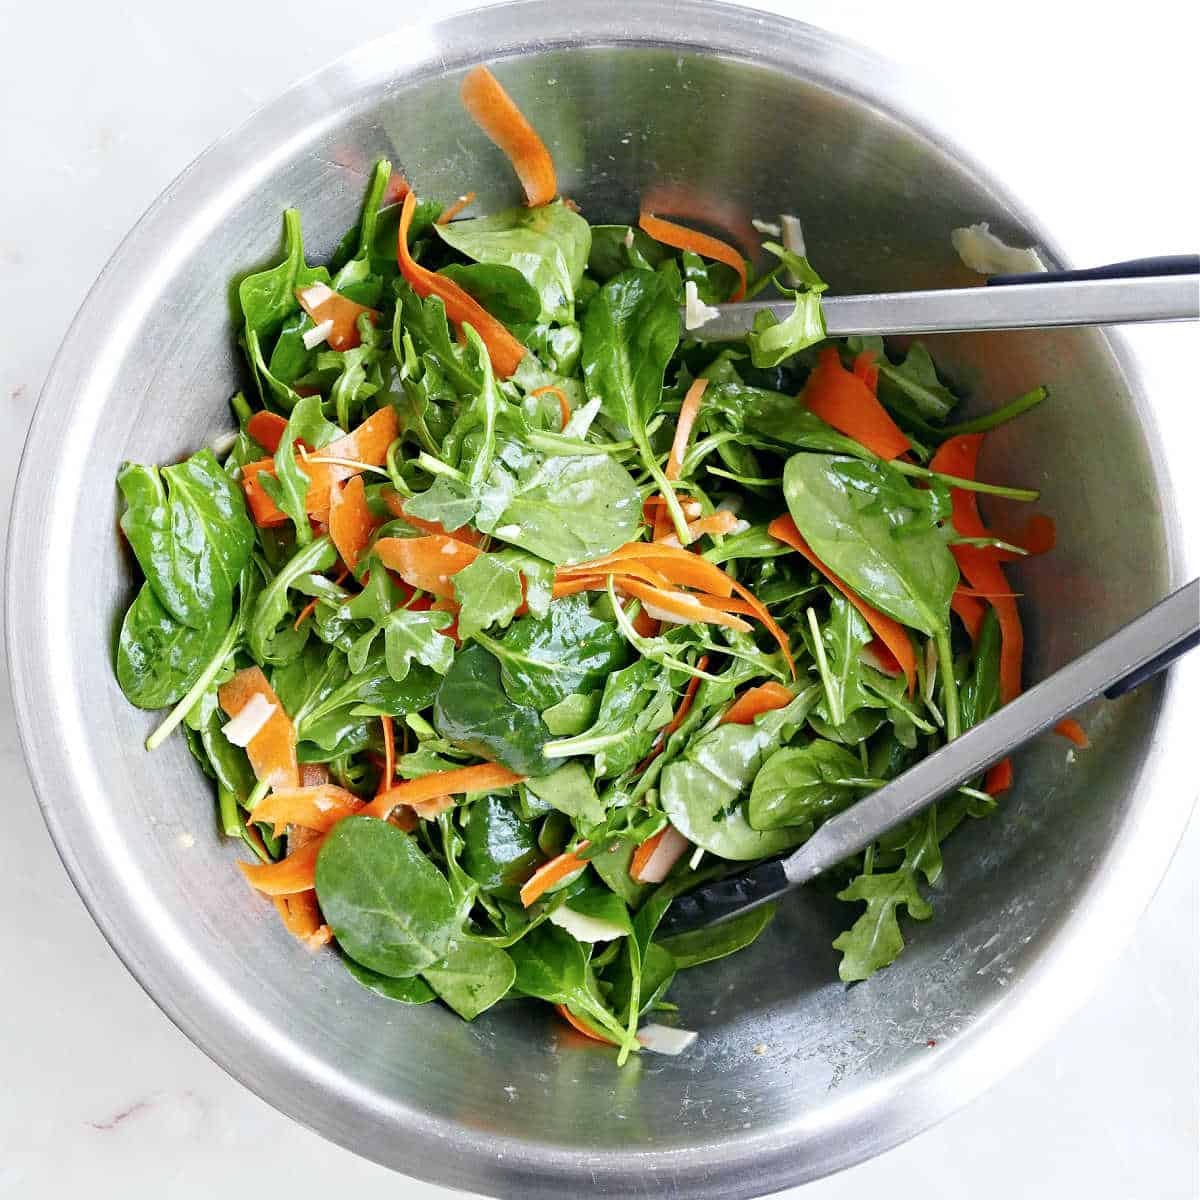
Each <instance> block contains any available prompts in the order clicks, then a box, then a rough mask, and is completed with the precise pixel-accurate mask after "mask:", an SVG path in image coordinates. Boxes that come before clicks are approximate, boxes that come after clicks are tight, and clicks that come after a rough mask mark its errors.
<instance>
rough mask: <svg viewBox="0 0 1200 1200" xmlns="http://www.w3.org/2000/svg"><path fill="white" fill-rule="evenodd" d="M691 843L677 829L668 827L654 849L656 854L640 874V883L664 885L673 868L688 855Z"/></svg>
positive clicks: (649, 859)
mask: <svg viewBox="0 0 1200 1200" xmlns="http://www.w3.org/2000/svg"><path fill="white" fill-rule="evenodd" d="M690 846H691V842H689V841H688V840H687V838H685V837H684V836H683V834H682V833H680V832H679V830H678V829H676V828H675V826H674V825H668V826H667V827H666V829H665V830H664V831H663V835H662V837H660V838H659V839H658V845H657V846H655V847H654V853H653V854H651V855H650V857H649V858H648V859H647V860H646V862H645V864H644V865H643V866H642V869H641V871H639V872H638V877H637V882H638V883H662V881H663V880H664V879H666V877H667V876H668V875H669V874H670V872H671V868H672V867H673V866H674V865H675V864H676V863H677V862H678V861H679V860H680V859H681V858H682V857H683V856H684V854H685V853H687V851H688V848H689V847H690Z"/></svg>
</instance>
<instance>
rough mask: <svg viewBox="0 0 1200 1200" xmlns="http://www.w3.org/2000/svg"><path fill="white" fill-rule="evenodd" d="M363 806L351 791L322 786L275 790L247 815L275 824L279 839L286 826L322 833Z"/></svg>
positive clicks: (329, 785)
mask: <svg viewBox="0 0 1200 1200" xmlns="http://www.w3.org/2000/svg"><path fill="white" fill-rule="evenodd" d="M362 806H363V802H362V801H361V800H360V799H359V798H358V797H357V796H356V795H355V794H354V793H353V792H348V791H346V789H345V788H341V787H337V786H336V785H335V784H332V783H323V784H318V785H317V786H316V787H294V788H276V789H275V790H274V791H273V792H271V793H270V794H269V795H266V796H264V797H263V798H262V799H261V800H260V801H259V802H258V804H256V805H255V807H254V812H253V813H251V814H250V815H251V819H252V820H254V821H257V822H258V823H259V824H262V825H274V827H275V836H276V837H278V836H279V835H280V834H282V833H283V832H284V830H285V829H286V828H287V826H289V825H299V826H301V827H303V828H304V829H315V830H317V831H318V832H320V833H325V832H327V831H328V830H330V829H332V828H333V827H334V826H335V825H336V824H337V823H338V822H339V821H340V820H341V819H342V818H343V817H348V816H350V815H351V814H352V813H356V812H358V810H359V809H360V808H362Z"/></svg>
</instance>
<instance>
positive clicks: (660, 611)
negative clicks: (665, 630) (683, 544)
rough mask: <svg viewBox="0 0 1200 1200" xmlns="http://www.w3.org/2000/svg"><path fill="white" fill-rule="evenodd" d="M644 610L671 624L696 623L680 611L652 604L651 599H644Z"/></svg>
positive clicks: (651, 615) (650, 615) (649, 615)
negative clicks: (671, 610)
mask: <svg viewBox="0 0 1200 1200" xmlns="http://www.w3.org/2000/svg"><path fill="white" fill-rule="evenodd" d="M676 545H678V543H676ZM642 612H644V613H645V614H646V616H648V617H653V618H654V620H656V621H666V622H668V624H671V625H692V624H694V623H695V619H694V618H690V617H681V616H679V614H678V613H673V612H667V610H666V609H665V608H659V607H658V605H657V604H651V603H650V601H649V600H643V601H642Z"/></svg>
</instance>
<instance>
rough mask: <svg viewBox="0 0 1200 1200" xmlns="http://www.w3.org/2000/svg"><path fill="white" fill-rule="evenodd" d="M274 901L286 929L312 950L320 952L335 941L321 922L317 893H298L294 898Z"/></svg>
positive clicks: (277, 898)
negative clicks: (323, 947)
mask: <svg viewBox="0 0 1200 1200" xmlns="http://www.w3.org/2000/svg"><path fill="white" fill-rule="evenodd" d="M273 899H274V901H275V907H276V909H278V911H279V915H280V917H281V918H282V919H283V924H284V928H285V929H286V930H287V931H288V933H290V934H291V935H292V937H294V938H295V939H296V940H297V941H300V942H303V943H304V945H306V946H307V947H308V948H309V949H310V950H319V949H320V948H321V947H322V946H327V945H328V944H329V943H330V942H331V941H332V940H333V932H332V931H331V930H330V928H329V926H328V925H325V924H324V923H322V921H321V910H320V908H318V907H317V897H316V893H315V892H296V893H295V894H294V895H292V896H275V897H273Z"/></svg>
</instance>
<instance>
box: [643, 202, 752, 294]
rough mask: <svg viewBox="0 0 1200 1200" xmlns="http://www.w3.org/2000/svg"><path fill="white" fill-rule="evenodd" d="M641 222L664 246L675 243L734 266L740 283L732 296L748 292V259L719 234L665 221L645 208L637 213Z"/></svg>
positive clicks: (650, 234)
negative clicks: (715, 234)
mask: <svg viewBox="0 0 1200 1200" xmlns="http://www.w3.org/2000/svg"><path fill="white" fill-rule="evenodd" d="M638 225H639V226H640V227H641V229H642V232H643V233H646V234H648V235H649V236H650V237H652V238H653V239H654V240H655V241H656V242H662V244H663V245H664V246H673V247H674V248H675V249H676V250H690V251H691V252H692V253H693V254H699V255H700V256H701V257H702V258H713V259H716V261H717V262H722V263H724V264H725V265H726V266H727V267H732V268H733V270H734V271H736V272H737V277H738V285H737V289H736V291H734V293H733V295H732V296H731V297H730V299H731V300H741V299H742V297H743V296H745V294H746V261H745V259H743V258H742V256H741V254H739V253H738V251H737V250H735V249H734V248H733V247H732V246H731V245H729V244H728V243H727V242H723V241H721V239H720V238H715V237H710V236H709V235H708V234H707V233H699V232H697V231H696V230H695V229H688V228H687V226H686V225H676V224H675V222H674V221H666V220H664V219H663V218H662V217H656V216H653V215H652V214H651V213H647V212H644V213H642V214H641V215H640V216H639V217H638Z"/></svg>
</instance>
